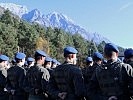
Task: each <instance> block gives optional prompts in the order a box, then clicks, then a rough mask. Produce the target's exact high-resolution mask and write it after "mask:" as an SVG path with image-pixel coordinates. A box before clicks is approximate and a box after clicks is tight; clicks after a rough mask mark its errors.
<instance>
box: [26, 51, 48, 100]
mask: <svg viewBox="0 0 133 100" xmlns="http://www.w3.org/2000/svg"><path fill="white" fill-rule="evenodd" d="M45 57H46V53H45V52H43V51H41V50H37V51H36V52H35V65H34V66H32V67H30V69H29V70H28V71H27V75H26V78H25V80H24V89H25V91H26V92H28V93H29V100H45V99H46V98H45V95H44V94H45V93H46V86H47V84H48V80H49V77H50V75H49V72H48V70H47V69H46V68H44V67H43V66H42V65H43V64H44V61H45Z"/></svg>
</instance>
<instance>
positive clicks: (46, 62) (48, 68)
mask: <svg viewBox="0 0 133 100" xmlns="http://www.w3.org/2000/svg"><path fill="white" fill-rule="evenodd" d="M51 66H52V59H51V58H49V57H46V59H45V63H44V67H45V68H46V69H47V70H48V71H49V73H50V75H51V73H52V72H53V69H51Z"/></svg>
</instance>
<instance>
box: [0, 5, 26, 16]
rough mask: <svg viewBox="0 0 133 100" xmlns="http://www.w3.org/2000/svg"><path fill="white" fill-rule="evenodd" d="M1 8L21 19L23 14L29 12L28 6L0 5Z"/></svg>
mask: <svg viewBox="0 0 133 100" xmlns="http://www.w3.org/2000/svg"><path fill="white" fill-rule="evenodd" d="M0 6H1V7H3V8H4V9H9V10H10V11H11V12H12V13H14V14H16V15H18V16H19V17H20V18H21V17H22V15H23V14H25V13H27V12H28V9H27V7H26V6H22V5H16V4H14V3H0Z"/></svg>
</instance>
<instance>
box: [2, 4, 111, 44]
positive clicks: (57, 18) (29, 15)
mask: <svg viewBox="0 0 133 100" xmlns="http://www.w3.org/2000/svg"><path fill="white" fill-rule="evenodd" d="M0 6H2V7H4V8H5V9H9V10H10V11H11V12H12V13H14V14H16V15H18V16H19V17H20V18H22V19H24V20H26V21H28V22H30V23H33V22H36V23H38V24H40V25H42V26H45V27H49V26H50V27H52V28H54V27H58V28H62V29H64V30H65V31H67V32H70V33H72V34H75V33H79V34H81V36H82V37H83V38H85V39H86V40H89V41H91V40H93V41H94V42H95V43H97V44H99V43H100V42H102V41H105V42H107V43H108V42H110V41H109V40H108V39H107V38H106V37H103V36H102V35H100V34H98V33H90V32H87V31H86V30H85V28H83V27H81V26H80V25H77V24H75V23H74V21H73V20H71V19H70V18H69V17H67V16H66V15H64V14H62V13H57V12H53V13H50V14H47V15H42V14H41V12H40V11H39V10H38V9H34V10H32V11H29V12H28V9H27V7H25V6H21V5H16V4H13V3H0Z"/></svg>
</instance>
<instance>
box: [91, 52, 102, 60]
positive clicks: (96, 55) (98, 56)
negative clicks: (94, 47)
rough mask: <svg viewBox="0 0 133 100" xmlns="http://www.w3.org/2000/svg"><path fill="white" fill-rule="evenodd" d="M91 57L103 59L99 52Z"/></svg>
mask: <svg viewBox="0 0 133 100" xmlns="http://www.w3.org/2000/svg"><path fill="white" fill-rule="evenodd" d="M93 57H94V58H99V59H103V55H102V54H101V53H99V52H95V53H94V54H93Z"/></svg>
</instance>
